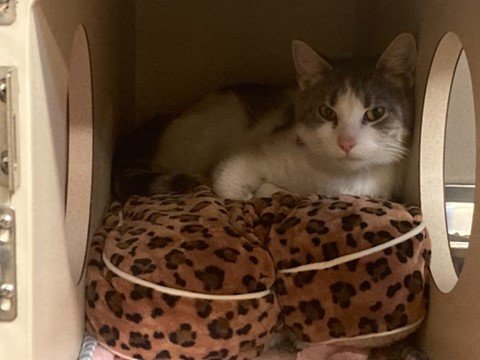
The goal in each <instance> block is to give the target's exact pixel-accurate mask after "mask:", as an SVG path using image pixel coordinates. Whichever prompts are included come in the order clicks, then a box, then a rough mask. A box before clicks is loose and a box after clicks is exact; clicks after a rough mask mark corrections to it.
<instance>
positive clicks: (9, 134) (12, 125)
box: [0, 0, 19, 194]
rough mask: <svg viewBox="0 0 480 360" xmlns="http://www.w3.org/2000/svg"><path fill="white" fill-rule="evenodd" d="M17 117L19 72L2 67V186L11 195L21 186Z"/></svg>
mask: <svg viewBox="0 0 480 360" xmlns="http://www.w3.org/2000/svg"><path fill="white" fill-rule="evenodd" d="M0 1H1V0H0ZM17 117H18V79H17V71H16V69H15V68H13V67H6V66H0V186H3V187H5V188H7V189H8V190H9V192H10V193H11V194H12V193H14V192H15V190H16V189H17V188H18V186H19V169H18V155H17V154H18V151H17Z"/></svg>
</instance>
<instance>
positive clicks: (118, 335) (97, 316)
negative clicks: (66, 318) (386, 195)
mask: <svg viewBox="0 0 480 360" xmlns="http://www.w3.org/2000/svg"><path fill="white" fill-rule="evenodd" d="M119 210H120V206H119V205H118V204H116V203H114V204H113V205H112V208H111V209H110V213H109V214H108V215H107V216H106V217H105V219H104V224H103V226H102V227H101V228H100V229H99V230H98V231H97V233H96V234H95V236H94V239H93V244H92V248H91V252H90V258H89V260H88V271H87V288H86V311H87V319H88V328H89V331H90V332H91V333H92V334H93V335H94V336H96V337H97V339H99V340H100V341H101V342H102V343H104V344H106V345H107V346H109V347H111V348H112V349H113V350H115V351H117V352H118V353H121V354H124V355H126V356H129V357H132V358H135V359H183V360H200V359H202V360H217V359H230V360H239V359H253V358H254V357H256V356H257V355H259V354H260V353H261V352H262V350H263V348H264V347H265V344H266V343H267V342H268V341H269V339H270V337H271V336H272V334H273V333H274V332H276V331H278V330H279V329H281V328H282V327H284V328H286V329H288V330H290V332H291V333H292V334H293V336H294V337H295V338H296V339H297V340H300V341H305V342H318V341H325V340H329V339H332V338H342V337H353V336H359V335H368V334H375V333H381V332H385V331H391V330H395V329H399V328H402V327H404V326H407V325H410V324H412V323H415V322H416V321H418V320H420V319H421V318H422V317H423V316H424V314H425V311H426V306H427V301H426V296H427V295H428V283H427V279H428V270H427V268H426V266H427V265H428V262H429V261H430V257H431V251H430V239H429V237H428V233H427V232H426V231H423V232H422V233H420V234H418V235H416V236H414V237H412V238H411V239H407V241H404V242H402V243H400V244H397V245H396V246H393V247H390V248H387V249H385V250H384V251H378V252H374V253H372V254H370V255H368V256H365V257H362V258H360V259H356V260H352V261H348V262H346V263H342V264H338V265H335V266H331V267H328V268H326V269H324V270H308V271H300V272H295V273H284V272H282V270H285V269H290V268H294V267H297V266H301V265H306V264H313V263H318V262H328V261H331V260H334V259H336V258H338V257H340V256H344V255H349V254H353V253H355V252H357V251H361V250H365V249H369V248H373V247H375V246H378V245H380V244H384V243H385V242H388V241H390V240H391V239H394V238H396V237H398V236H399V235H401V234H404V233H406V232H408V231H410V230H411V229H413V228H414V227H415V226H416V225H417V224H419V223H420V221H421V213H420V212H419V210H418V208H415V207H407V208H405V207H404V206H402V205H399V204H396V203H393V202H387V201H383V200H376V199H369V198H367V199H366V198H356V197H353V196H346V195H341V196H338V197H332V198H328V197H323V196H318V197H317V198H316V199H312V198H309V199H304V198H301V197H298V196H295V195H289V194H281V193H278V194H276V195H274V196H273V198H271V199H266V198H265V199H253V200H252V201H250V202H234V201H229V200H224V199H219V198H217V197H215V195H214V194H212V192H211V191H210V189H208V188H207V187H204V186H201V187H199V188H197V190H196V191H195V192H192V193H189V194H179V193H173V194H165V195H156V196H150V197H135V196H134V197H132V198H130V200H129V201H128V202H127V204H126V205H125V206H124V207H123V217H124V222H123V223H122V224H120V225H119V224H118V216H117V214H118V211H119ZM117 225H119V226H117ZM103 251H104V252H105V254H106V256H107V258H108V259H109V260H110V261H111V262H112V264H114V265H115V266H116V267H118V268H119V269H121V270H122V271H124V272H127V273H131V274H132V275H134V276H137V277H139V278H141V279H144V280H146V281H149V282H153V283H156V284H159V285H162V286H167V287H171V288H177V289H182V290H188V291H193V292H198V293H208V294H217V295H231V294H244V293H251V292H258V291H263V290H266V289H272V291H273V292H274V293H273V294H270V295H268V296H264V297H262V298H259V299H250V300H241V301H233V300H232V301H218V300H202V299H192V298H184V297H180V296H173V295H169V294H162V293H159V292H156V291H154V290H152V289H150V288H145V287H143V286H139V285H136V284H132V283H129V282H126V281H125V280H123V279H120V278H119V277H118V276H116V275H115V274H113V273H112V272H110V271H109V270H108V268H106V266H105V264H104V263H103V261H102V258H101V254H102V252H103Z"/></svg>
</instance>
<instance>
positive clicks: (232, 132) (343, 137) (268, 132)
mask: <svg viewBox="0 0 480 360" xmlns="http://www.w3.org/2000/svg"><path fill="white" fill-rule="evenodd" d="M292 48H293V59H294V63H295V68H296V70H297V78H298V86H297V87H294V88H276V87H272V86H255V85H242V86H237V87H232V88H228V89H224V90H222V91H219V92H216V93H214V94H211V95H209V96H207V97H206V98H204V99H203V100H201V101H200V102H199V103H197V104H196V105H195V106H193V107H192V108H191V109H190V110H188V111H186V112H185V113H183V114H181V115H179V116H176V117H174V118H173V119H172V121H170V122H163V125H162V126H161V127H162V129H161V130H162V131H161V136H160V135H158V137H154V145H147V144H146V142H145V140H142V141H140V143H139V144H137V146H143V147H146V148H148V149H154V151H149V156H148V157H145V152H143V155H144V158H143V159H141V160H140V161H139V160H138V159H137V160H135V159H133V158H134V156H136V154H135V151H132V150H131V146H125V147H124V149H123V151H122V149H121V151H120V153H119V154H120V155H119V156H117V159H120V161H117V166H116V167H115V173H114V182H115V189H116V190H117V195H119V197H120V198H122V197H123V198H125V197H126V196H128V195H130V194H131V193H137V194H142V193H143V194H151V193H157V192H163V191H167V190H172V189H173V190H184V188H188V187H191V186H193V185H196V184H197V183H198V182H199V181H202V182H207V183H208V182H210V185H213V188H214V190H215V191H216V192H217V193H218V194H219V195H221V196H223V197H226V198H231V199H241V200H246V199H249V198H251V197H254V196H257V197H261V196H270V195H272V194H273V193H274V192H276V191H279V190H287V191H293V192H296V193H299V194H302V195H308V194H313V193H321V194H325V195H335V194H340V193H347V194H352V195H370V196H374V197H381V198H392V197H394V196H395V194H396V193H398V190H399V189H400V185H401V182H400V179H401V172H402V160H403V159H404V158H405V156H406V155H407V148H408V143H409V139H410V129H411V124H412V105H413V103H412V88H413V87H412V86H413V71H414V68H415V58H416V49H415V41H414V39H413V37H412V36H411V35H409V34H402V35H400V36H398V37H397V38H396V39H395V40H394V41H393V42H392V43H391V44H390V46H389V47H388V48H387V49H386V50H385V52H384V53H383V54H382V56H381V57H380V59H379V60H378V61H377V62H376V63H374V64H373V66H370V67H369V66H359V65H364V64H363V62H360V61H356V62H353V63H352V64H353V66H352V64H350V66H348V67H345V66H335V67H332V66H330V65H329V64H328V63H327V62H326V61H325V60H324V59H322V58H321V57H320V56H319V55H318V54H317V53H316V52H315V51H314V50H313V49H311V48H310V47H309V46H308V45H306V44H305V43H303V42H300V41H294V42H293V46H292ZM332 114H334V115H332ZM372 114H373V115H375V116H373V115H372ZM379 114H380V115H381V116H378V115H379ZM327 115H328V116H327ZM367 115H369V116H370V117H369V116H367ZM372 118H373V119H372ZM155 126H157V127H158V126H159V125H158V123H157V124H156V125H155ZM144 132H145V130H144ZM146 133H148V134H149V136H150V137H152V132H150V131H146ZM133 136H135V135H133ZM137 155H138V154H137ZM137 157H138V156H137ZM132 159H133V160H132ZM138 164H140V165H142V166H140V170H139V169H138V166H136V165H138ZM184 174H188V175H189V176H185V175H184ZM115 175H116V176H115ZM193 176H194V177H193Z"/></svg>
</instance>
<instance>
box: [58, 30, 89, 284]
mask: <svg viewBox="0 0 480 360" xmlns="http://www.w3.org/2000/svg"><path fill="white" fill-rule="evenodd" d="M67 166H68V167H67V187H66V193H67V194H66V197H67V199H66V209H65V234H66V241H67V252H68V262H69V265H70V271H71V274H72V278H73V280H74V281H80V277H81V274H82V269H83V262H84V261H83V260H84V258H85V252H86V249H87V239H88V236H89V226H90V213H91V211H90V203H91V202H92V198H91V195H92V171H93V103H92V71H91V68H90V51H89V48H88V40H87V34H86V33H85V29H84V28H83V26H80V27H79V28H78V29H77V31H76V32H75V35H74V39H73V47H72V55H71V61H70V78H69V80H68V165H67Z"/></svg>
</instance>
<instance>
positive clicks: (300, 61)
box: [292, 40, 332, 90]
mask: <svg viewBox="0 0 480 360" xmlns="http://www.w3.org/2000/svg"><path fill="white" fill-rule="evenodd" d="M292 54H293V62H294V63H295V68H296V69H297V78H298V85H299V86H300V88H301V89H302V90H305V89H306V88H308V87H311V86H312V85H313V84H315V83H317V82H318V81H319V80H320V79H321V78H322V76H323V75H324V74H325V73H326V72H327V71H330V70H331V69H332V67H331V66H330V64H328V63H327V62H326V61H325V60H323V59H322V57H321V56H320V55H318V54H317V53H316V52H315V50H313V49H312V48H311V47H310V46H308V45H307V44H305V43H304V42H303V41H300V40H293V42H292Z"/></svg>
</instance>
